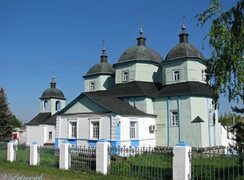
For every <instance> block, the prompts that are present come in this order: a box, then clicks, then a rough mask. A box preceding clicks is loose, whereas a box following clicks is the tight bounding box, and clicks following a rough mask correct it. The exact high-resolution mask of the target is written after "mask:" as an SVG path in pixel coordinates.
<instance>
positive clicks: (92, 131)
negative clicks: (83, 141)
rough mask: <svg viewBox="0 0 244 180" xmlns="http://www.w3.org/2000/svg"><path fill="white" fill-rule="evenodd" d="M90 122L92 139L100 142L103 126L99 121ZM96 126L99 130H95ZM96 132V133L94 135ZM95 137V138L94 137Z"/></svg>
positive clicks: (92, 120)
mask: <svg viewBox="0 0 244 180" xmlns="http://www.w3.org/2000/svg"><path fill="white" fill-rule="evenodd" d="M89 121H90V123H89V124H90V139H94V140H98V139H99V138H100V137H101V124H100V120H99V119H89ZM94 124H98V126H97V130H94ZM94 131H96V133H94ZM94 135H95V136H94Z"/></svg>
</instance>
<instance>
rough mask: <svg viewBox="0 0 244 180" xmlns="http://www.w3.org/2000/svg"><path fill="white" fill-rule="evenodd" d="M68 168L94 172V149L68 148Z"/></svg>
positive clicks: (84, 147) (83, 147)
mask: <svg viewBox="0 0 244 180" xmlns="http://www.w3.org/2000/svg"><path fill="white" fill-rule="evenodd" d="M69 168H70V169H74V170H82V171H96V148H95V147H90V146H88V147H86V146H72V147H69Z"/></svg>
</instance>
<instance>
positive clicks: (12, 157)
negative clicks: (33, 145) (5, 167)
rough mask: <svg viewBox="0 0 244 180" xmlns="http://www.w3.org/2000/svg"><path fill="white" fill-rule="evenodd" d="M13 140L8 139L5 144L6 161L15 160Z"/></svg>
mask: <svg viewBox="0 0 244 180" xmlns="http://www.w3.org/2000/svg"><path fill="white" fill-rule="evenodd" d="M14 145H15V143H14V141H9V142H8V146H7V161H10V162H13V161H15V160H16V152H15V149H14Z"/></svg>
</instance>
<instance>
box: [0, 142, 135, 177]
mask: <svg viewBox="0 0 244 180" xmlns="http://www.w3.org/2000/svg"><path fill="white" fill-rule="evenodd" d="M6 154H7V152H6V149H5V148H0V174H5V173H9V174H18V175H20V176H22V175H24V176H32V177H33V176H35V177H36V176H38V177H39V176H41V175H43V178H44V179H45V180H46V179H50V180H62V179H63V180H67V179H84V180H86V179H98V180H99V179H102V180H104V179H108V180H110V179H111V180H114V179H118V180H119V179H125V180H129V179H132V178H129V177H122V176H120V177H118V176H113V175H108V176H104V175H102V174H98V173H95V172H84V171H76V170H60V169H58V156H57V155H55V154H54V153H53V151H52V150H40V154H41V157H42V158H41V160H40V165H39V166H29V165H28V159H29V150H28V148H25V147H21V148H19V149H18V151H17V152H16V161H15V162H12V163H10V162H7V161H6V158H7V156H6Z"/></svg>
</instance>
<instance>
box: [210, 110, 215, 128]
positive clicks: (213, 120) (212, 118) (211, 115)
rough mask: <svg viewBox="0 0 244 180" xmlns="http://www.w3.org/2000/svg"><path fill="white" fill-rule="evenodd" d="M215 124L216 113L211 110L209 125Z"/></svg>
mask: <svg viewBox="0 0 244 180" xmlns="http://www.w3.org/2000/svg"><path fill="white" fill-rule="evenodd" d="M214 124H215V113H214V110H213V109H211V110H209V125H210V126H213V125H214Z"/></svg>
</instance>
